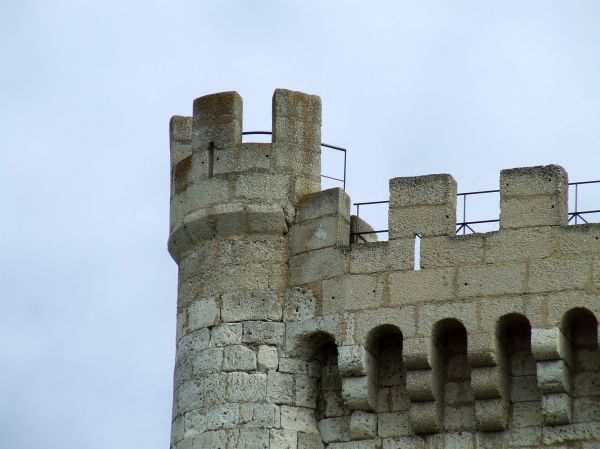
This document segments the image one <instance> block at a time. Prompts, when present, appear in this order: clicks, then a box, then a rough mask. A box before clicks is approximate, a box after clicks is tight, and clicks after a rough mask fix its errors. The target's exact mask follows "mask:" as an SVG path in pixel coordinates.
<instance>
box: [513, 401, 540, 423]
mask: <svg viewBox="0 0 600 449" xmlns="http://www.w3.org/2000/svg"><path fill="white" fill-rule="evenodd" d="M542 422H543V419H542V410H541V408H540V403H539V402H538V401H532V402H517V403H514V404H513V405H512V425H513V426H514V427H531V426H540V425H542Z"/></svg>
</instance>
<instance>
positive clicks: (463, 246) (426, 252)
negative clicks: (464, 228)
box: [421, 234, 484, 269]
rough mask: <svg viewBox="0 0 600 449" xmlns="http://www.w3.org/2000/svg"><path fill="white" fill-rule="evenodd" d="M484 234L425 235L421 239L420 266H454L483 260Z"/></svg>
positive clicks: (477, 262)
mask: <svg viewBox="0 0 600 449" xmlns="http://www.w3.org/2000/svg"><path fill="white" fill-rule="evenodd" d="M483 236H484V235H483V234H466V235H456V236H451V237H448V236H440V237H429V236H426V237H424V238H422V239H421V267H422V268H425V269H427V268H437V267H448V266H450V267H455V266H457V265H467V264H469V265H471V264H480V263H483V260H484V237H483Z"/></svg>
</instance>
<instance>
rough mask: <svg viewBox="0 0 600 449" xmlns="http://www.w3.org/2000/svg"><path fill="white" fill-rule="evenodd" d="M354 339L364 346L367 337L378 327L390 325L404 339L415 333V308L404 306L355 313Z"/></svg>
mask: <svg viewBox="0 0 600 449" xmlns="http://www.w3.org/2000/svg"><path fill="white" fill-rule="evenodd" d="M355 316H356V335H357V337H356V339H357V341H356V342H357V343H360V344H363V345H364V344H366V341H367V338H368V336H369V335H370V334H371V332H372V331H373V330H374V329H377V328H378V327H380V326H384V325H390V326H394V327H397V328H398V329H399V330H400V331H401V332H402V335H403V336H404V338H407V337H411V336H413V335H415V333H416V326H415V308H414V307H413V306H404V307H397V308H390V307H381V308H378V309H373V310H365V311H360V312H358V313H356V315H355Z"/></svg>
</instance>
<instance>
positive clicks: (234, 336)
mask: <svg viewBox="0 0 600 449" xmlns="http://www.w3.org/2000/svg"><path fill="white" fill-rule="evenodd" d="M241 343H242V323H225V324H221V325H220V326H215V327H213V328H212V329H211V331H210V346H211V347H213V348H215V347H221V346H229V345H239V344H241Z"/></svg>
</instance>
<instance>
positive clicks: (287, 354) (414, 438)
mask: <svg viewBox="0 0 600 449" xmlns="http://www.w3.org/2000/svg"><path fill="white" fill-rule="evenodd" d="M320 111H321V105H320V100H319V98H318V97H314V96H310V95H305V94H302V93H299V92H292V91H286V90H277V91H276V93H275V95H274V98H273V139H272V143H261V144H259V143H247V144H246V143H244V144H243V143H242V142H241V130H242V101H241V98H240V97H239V95H237V94H236V93H234V92H226V93H222V94H216V95H210V96H206V97H202V98H200V99H198V100H197V101H196V102H195V103H194V116H193V117H191V118H190V117H174V118H173V119H172V121H171V124H170V135H171V164H172V170H171V171H172V182H171V223H170V237H169V245H168V247H169V251H170V252H171V254H172V255H173V257H174V259H175V260H176V261H177V262H178V264H179V272H178V276H179V283H178V287H179V288H178V303H177V327H176V342H177V352H176V357H175V376H174V403H173V422H172V442H171V445H172V447H173V449H200V448H201V449H205V448H209V449H216V448H219V449H325V448H327V449H452V448H457V449H458V448H460V449H465V448H466V449H469V448H473V449H475V448H477V449H499V448H507V449H508V448H525V447H528V448H531V447H548V448H549V449H550V448H552V449H566V448H567V447H569V448H570V447H577V448H581V449H593V448H594V447H596V446H597V444H596V442H595V440H598V439H600V425H599V424H598V423H599V420H600V406H598V404H600V351H599V350H598V317H600V296H599V295H600V240H599V239H600V225H598V224H588V225H578V226H567V224H566V217H567V214H566V211H567V202H566V192H567V177H566V173H565V172H564V170H563V169H562V168H560V167H558V166H545V167H529V168H519V169H512V170H505V171H503V172H502V173H501V177H500V206H501V213H500V230H498V231H494V232H488V233H483V234H473V235H460V236H457V235H455V226H456V217H455V215H456V183H455V181H454V180H453V179H452V177H451V176H449V175H432V176H424V177H414V178H396V179H393V180H392V181H391V182H390V209H389V213H388V220H389V229H390V233H389V237H390V240H389V241H382V242H375V241H373V242H361V241H360V240H361V239H358V238H351V237H350V231H351V230H352V226H351V224H352V223H354V224H355V225H356V226H359V227H360V228H361V229H372V228H371V226H370V224H369V223H367V222H364V221H361V220H360V219H357V218H352V217H351V216H350V204H351V200H350V198H349V196H348V195H347V194H346V193H345V192H343V191H342V190H340V189H330V190H327V191H320V180H319V179H320V175H321V173H320V169H321V167H320V143H321V138H320V124H321V118H320ZM361 211H362V209H361ZM361 219H362V217H361ZM416 234H420V236H421V239H420V240H419V241H420V252H419V253H417V252H416V244H415V243H416V240H415V235H416ZM363 240H371V238H370V237H369V238H365V239H363ZM416 258H419V259H420V264H419V266H418V267H417V270H415V269H414V268H415V267H414V261H415V260H416ZM463 328H464V329H463Z"/></svg>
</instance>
